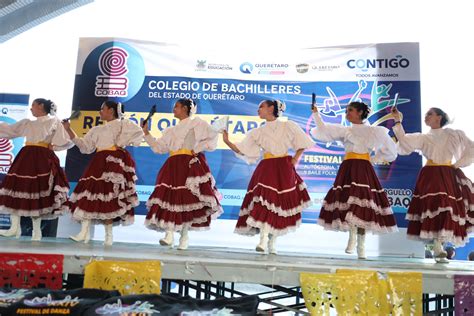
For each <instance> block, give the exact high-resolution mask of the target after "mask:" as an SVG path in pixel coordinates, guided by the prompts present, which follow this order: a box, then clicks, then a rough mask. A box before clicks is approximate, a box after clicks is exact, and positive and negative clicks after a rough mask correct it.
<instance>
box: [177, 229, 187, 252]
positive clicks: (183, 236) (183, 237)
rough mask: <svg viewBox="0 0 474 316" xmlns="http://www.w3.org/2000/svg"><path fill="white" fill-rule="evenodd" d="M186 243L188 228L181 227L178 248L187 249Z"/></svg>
mask: <svg viewBox="0 0 474 316" xmlns="http://www.w3.org/2000/svg"><path fill="white" fill-rule="evenodd" d="M188 244H189V236H188V229H187V228H183V230H182V231H181V237H180V238H179V245H178V250H186V249H188Z"/></svg>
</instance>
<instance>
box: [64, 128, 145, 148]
mask: <svg viewBox="0 0 474 316" xmlns="http://www.w3.org/2000/svg"><path fill="white" fill-rule="evenodd" d="M142 140H143V131H142V129H141V127H140V126H138V125H137V124H135V123H133V122H132V121H130V120H127V119H123V120H119V119H116V120H113V121H110V122H107V123H105V124H104V125H99V126H95V127H93V128H91V130H90V131H89V132H87V134H86V135H85V136H84V137H82V138H81V137H75V138H74V139H73V140H72V141H73V142H74V144H76V146H77V147H78V148H79V150H80V151H81V153H83V154H91V153H93V152H94V151H96V150H101V149H107V148H110V147H112V146H118V147H122V148H123V147H126V146H130V145H131V146H140V144H141V142H142Z"/></svg>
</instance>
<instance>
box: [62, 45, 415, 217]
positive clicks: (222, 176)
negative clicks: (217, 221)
mask: <svg viewBox="0 0 474 316" xmlns="http://www.w3.org/2000/svg"><path fill="white" fill-rule="evenodd" d="M313 92H314V93H316V94H317V106H318V107H319V110H320V113H321V116H322V118H323V120H324V121H326V122H328V123H335V124H344V125H347V124H348V122H346V121H345V116H344V112H345V108H346V106H347V104H348V103H349V102H351V101H354V100H358V101H364V102H366V103H368V104H369V105H370V106H371V113H370V116H369V118H368V123H370V124H372V125H381V126H385V127H387V128H389V129H390V128H391V127H392V126H393V123H394V121H393V119H392V118H391V115H390V108H391V106H392V105H393V103H394V96H395V94H396V93H398V94H399V96H400V97H399V100H398V108H399V109H400V111H401V112H403V114H404V126H405V128H406V130H407V131H408V132H414V131H420V130H421V126H420V124H421V123H420V122H421V119H420V118H421V113H420V76H419V47H418V43H388V44H370V45H358V46H339V47H330V48H314V49H298V50H297V49H295V50H285V51H279V50H277V51H271V52H267V51H266V52H259V51H251V50H248V51H244V52H239V53H238V54H236V53H232V52H228V51H227V52H225V51H221V52H217V51H207V52H199V51H196V50H194V49H189V48H183V47H178V46H174V45H167V44H162V43H152V42H143V41H136V40H129V39H115V38H84V39H81V40H80V43H79V55H78V63H77V70H76V81H75V88H74V100H73V108H75V109H78V108H80V110H81V111H82V113H83V115H82V116H81V117H80V118H79V119H77V120H75V121H74V122H73V128H74V129H75V131H76V132H77V133H78V134H79V135H84V134H85V133H86V132H87V131H88V130H90V128H92V127H93V126H96V125H98V124H101V122H100V119H99V114H98V111H99V108H100V106H101V103H102V102H103V101H105V100H107V99H113V100H116V101H120V102H122V103H124V104H125V110H126V111H127V113H126V118H127V119H130V120H133V121H135V122H138V123H139V122H141V121H142V120H143V119H144V118H145V117H146V115H147V113H148V111H149V109H150V108H151V106H152V105H154V104H156V105H157V111H158V113H157V114H155V116H154V117H153V119H152V122H151V124H150V125H151V133H152V134H153V135H154V136H155V137H159V136H160V135H161V131H163V129H165V128H166V127H168V126H172V125H175V124H177V119H176V118H174V117H173V115H172V108H173V106H174V103H175V101H176V100H177V99H178V98H183V97H186V98H193V99H194V100H195V101H196V103H197V104H198V115H199V116H200V117H201V118H203V119H204V120H206V121H209V122H211V121H213V120H215V119H217V118H219V117H221V116H222V115H229V116H230V121H229V134H230V138H231V140H232V141H234V142H236V141H239V140H240V139H242V138H243V137H244V136H245V134H246V133H248V132H249V131H250V130H251V129H253V128H255V127H257V126H259V125H261V124H262V123H263V122H262V120H261V119H259V117H258V115H257V109H258V105H259V103H260V102H261V101H262V100H265V99H280V100H282V101H284V102H285V103H286V105H287V110H286V112H285V113H284V117H283V118H282V119H285V120H286V119H288V120H292V121H295V122H297V123H298V124H299V125H300V126H301V128H302V129H303V130H304V131H305V132H306V133H309V130H310V128H312V127H314V122H313V120H312V116H311V94H312V93H313ZM391 135H393V133H392V134H391ZM129 150H130V152H131V153H132V155H133V157H134V158H135V160H136V162H137V175H138V177H139V180H138V191H139V197H140V201H141V202H142V203H141V206H140V207H139V208H138V209H137V214H145V212H146V210H145V207H144V203H145V202H146V200H147V198H148V197H149V195H150V194H151V192H152V190H153V187H154V183H155V178H156V175H157V173H158V170H159V169H160V167H161V166H162V164H163V163H164V161H165V160H166V159H167V155H156V154H154V153H152V151H151V150H150V148H148V147H147V145H146V144H145V143H143V144H142V146H140V147H137V148H129ZM343 154H344V149H343V147H342V145H341V144H338V143H321V142H317V143H316V146H315V147H314V148H311V149H309V150H306V151H305V153H304V154H303V156H302V157H301V159H300V161H299V162H298V164H297V166H296V169H297V171H298V173H299V174H300V175H301V176H302V178H303V179H304V180H305V182H306V184H307V185H308V188H309V192H310V195H311V198H312V199H313V201H314V202H315V203H314V205H313V206H312V207H311V208H309V209H307V210H306V211H305V212H304V213H303V221H304V222H306V223H315V222H316V220H317V218H318V215H319V210H320V208H321V202H322V199H323V198H324V196H325V195H326V193H327V191H328V190H329V188H330V187H331V185H332V183H333V181H334V178H335V175H336V172H337V169H338V167H339V164H340V163H341V162H342V159H343ZM206 156H207V160H208V162H209V165H210V167H211V170H212V172H213V174H214V177H215V179H216V181H217V187H218V189H219V190H220V191H221V193H222V195H223V200H222V202H221V203H222V205H223V207H224V210H225V213H224V215H223V216H222V217H221V218H225V219H236V218H237V216H238V213H239V208H240V205H241V203H242V200H243V197H244V195H245V192H246V188H247V185H248V181H249V179H250V177H251V174H252V173H253V171H254V169H255V165H247V164H246V163H245V162H243V161H242V160H240V159H238V158H237V157H236V156H235V155H234V154H233V152H232V151H230V150H229V149H228V148H227V147H226V146H225V144H224V143H223V142H222V139H221V140H220V141H219V145H218V149H217V150H216V151H214V152H211V153H206ZM89 159H90V157H87V156H85V155H81V154H80V153H79V151H78V150H77V149H76V148H74V149H72V150H70V151H69V152H68V155H67V160H66V171H67V174H68V178H69V180H70V181H71V182H75V181H77V180H78V179H79V177H80V176H81V174H82V172H83V170H84V169H85V167H86V165H87V163H88V161H89ZM420 168H421V156H419V155H417V154H413V155H411V156H405V157H399V158H398V159H397V160H396V161H395V162H393V163H391V164H388V165H383V166H378V167H376V171H377V174H378V176H379V178H380V180H381V183H382V185H383V187H384V188H386V190H387V193H388V195H389V198H390V202H391V203H392V206H393V208H394V211H395V213H396V215H397V219H398V224H399V226H404V225H405V221H404V216H405V213H406V210H407V206H408V204H409V202H410V199H411V195H412V189H413V188H414V185H415V180H416V176H417V174H418V171H419V169H420ZM72 184H73V183H72Z"/></svg>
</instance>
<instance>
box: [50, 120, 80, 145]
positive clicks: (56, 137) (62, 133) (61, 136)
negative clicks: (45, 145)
mask: <svg viewBox="0 0 474 316" xmlns="http://www.w3.org/2000/svg"><path fill="white" fill-rule="evenodd" d="M55 124H56V128H55V131H54V134H53V138H52V139H51V144H52V145H53V150H55V151H61V150H67V149H70V148H72V147H74V143H73V142H72V141H71V139H70V138H69V135H68V134H67V132H66V130H65V129H64V126H63V125H62V124H61V121H60V120H59V119H57V121H56V122H55Z"/></svg>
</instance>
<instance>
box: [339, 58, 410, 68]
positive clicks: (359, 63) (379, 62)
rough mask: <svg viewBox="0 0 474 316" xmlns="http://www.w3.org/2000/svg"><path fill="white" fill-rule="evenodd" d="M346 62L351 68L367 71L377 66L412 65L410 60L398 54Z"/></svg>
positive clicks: (405, 66) (399, 66) (404, 66)
mask: <svg viewBox="0 0 474 316" xmlns="http://www.w3.org/2000/svg"><path fill="white" fill-rule="evenodd" d="M346 64H347V67H349V68H350V69H360V70H362V71H367V70H368V69H377V68H378V69H380V68H407V67H408V66H410V61H409V60H408V59H406V58H403V57H402V56H401V55H397V56H395V58H377V59H368V58H367V59H350V60H348V61H347V63H346Z"/></svg>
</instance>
